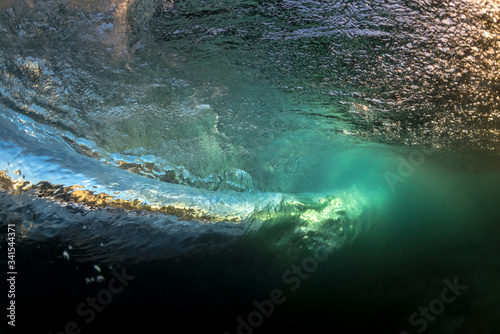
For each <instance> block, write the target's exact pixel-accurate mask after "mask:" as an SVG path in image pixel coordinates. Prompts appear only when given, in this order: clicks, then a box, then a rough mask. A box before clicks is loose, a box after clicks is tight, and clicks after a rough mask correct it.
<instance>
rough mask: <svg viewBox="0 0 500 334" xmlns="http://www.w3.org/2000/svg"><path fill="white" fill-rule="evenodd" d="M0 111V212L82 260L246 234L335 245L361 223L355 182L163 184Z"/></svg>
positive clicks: (216, 243)
mask: <svg viewBox="0 0 500 334" xmlns="http://www.w3.org/2000/svg"><path fill="white" fill-rule="evenodd" d="M0 115H1V117H0V126H1V127H2V129H4V130H3V131H2V134H1V137H0V155H1V156H2V162H1V164H2V167H1V168H2V169H3V172H2V173H1V175H0V183H1V185H2V189H3V191H2V192H1V199H0V205H1V210H0V211H3V212H4V214H5V215H6V219H7V220H15V221H17V222H18V223H19V227H20V229H21V234H22V236H23V237H24V238H27V239H29V240H45V239H48V238H61V240H63V241H64V243H66V244H68V245H73V247H74V246H78V247H79V248H83V249H86V250H87V251H86V252H84V255H81V256H83V257H84V258H85V259H87V258H88V257H91V258H93V259H94V258H100V257H106V258H108V259H110V258H111V259H119V260H121V261H126V260H131V259H134V258H136V257H137V256H139V253H138V251H139V250H140V257H141V258H142V259H145V258H148V257H151V258H154V257H172V256H179V255H181V254H184V255H185V254H189V253H192V252H195V251H196V252H198V251H201V250H204V249H206V248H213V249H216V248H220V247H224V246H225V245H227V243H229V242H232V241H234V240H236V239H238V238H244V237H248V236H251V235H253V236H255V235H262V236H266V238H268V239H269V240H273V241H270V242H273V243H275V244H276V246H277V247H289V241H290V240H295V244H297V243H299V244H300V245H301V246H306V247H309V248H312V247H316V246H318V245H328V246H329V247H332V248H336V247H341V246H342V245H345V244H346V243H348V242H350V241H352V240H353V238H354V237H355V236H356V235H358V234H359V233H360V232H361V231H363V230H365V229H366V228H368V226H369V225H370V224H369V221H370V219H369V218H368V217H369V214H368V212H369V211H370V210H371V205H372V204H371V203H369V202H368V200H367V198H366V195H363V194H362V193H361V192H360V191H358V190H357V189H356V188H351V189H346V190H342V191H337V192H332V193H329V194H320V193H314V194H312V193H305V194H287V193H272V192H258V191H254V192H251V191H246V192H238V191H231V190H220V191H210V190H205V189H199V188H194V187H191V186H186V185H182V184H174V183H167V182H164V181H160V180H158V179H155V178H150V177H145V176H141V175H138V174H134V173H132V172H130V171H127V170H123V169H120V168H117V167H116V166H114V165H112V164H109V163H105V162H103V161H100V160H98V159H95V158H92V157H89V156H85V155H82V154H80V153H78V152H77V151H75V149H74V148H73V147H72V146H71V145H69V144H68V143H67V141H65V140H64V139H63V138H62V137H59V136H54V135H53V134H54V132H56V130H55V129H51V128H50V127H48V126H45V125H41V124H38V123H36V122H34V121H32V120H29V119H28V118H27V117H25V116H19V115H17V116H16V118H17V119H16V118H14V117H13V114H12V113H11V114H10V115H9V114H8V113H5V112H2V113H1V114H0ZM277 226H280V227H283V229H282V230H281V232H280V234H278V235H274V236H273V237H269V236H268V235H267V232H266V231H269V229H270V228H277ZM284 240H286V242H285V241H284Z"/></svg>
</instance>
